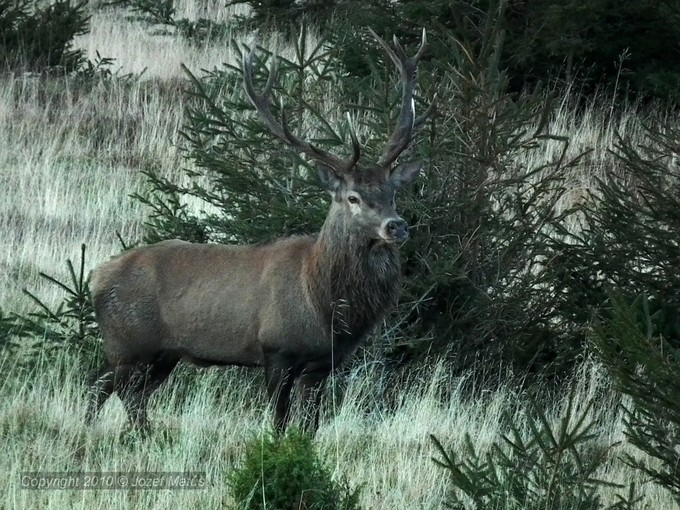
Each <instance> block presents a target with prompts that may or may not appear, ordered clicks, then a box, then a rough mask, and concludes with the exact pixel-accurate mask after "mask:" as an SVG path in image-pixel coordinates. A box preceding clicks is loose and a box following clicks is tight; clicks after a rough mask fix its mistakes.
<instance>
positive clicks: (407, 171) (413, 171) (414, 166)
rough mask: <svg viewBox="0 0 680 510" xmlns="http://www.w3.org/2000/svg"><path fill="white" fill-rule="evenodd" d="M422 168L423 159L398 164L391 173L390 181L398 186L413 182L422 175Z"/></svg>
mask: <svg viewBox="0 0 680 510" xmlns="http://www.w3.org/2000/svg"><path fill="white" fill-rule="evenodd" d="M422 169H423V162H422V161H411V162H410V163H402V164H401V165H397V166H396V167H395V168H394V170H392V173H391V174H390V182H391V183H392V184H393V185H394V186H395V187H397V188H398V187H399V186H403V185H404V184H411V183H412V182H413V181H414V180H415V179H416V177H418V176H419V175H420V172H421V171H422Z"/></svg>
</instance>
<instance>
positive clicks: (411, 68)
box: [368, 28, 434, 167]
mask: <svg viewBox="0 0 680 510" xmlns="http://www.w3.org/2000/svg"><path fill="white" fill-rule="evenodd" d="M368 30H369V31H370V32H371V34H372V35H373V37H375V39H376V41H378V43H379V44H380V46H382V47H383V49H384V50H385V52H386V53H387V55H389V57H390V59H392V62H394V65H396V66H397V69H398V70H399V72H400V74H401V82H402V103H401V111H400V112H399V118H398V120H397V125H396V127H395V128H394V132H393V133H392V136H391V137H390V140H389V142H388V143H387V147H386V148H385V151H384V152H383V154H382V156H380V159H379V160H378V164H379V165H380V166H383V167H389V165H391V164H392V163H394V161H395V160H396V159H397V158H398V157H399V154H401V153H402V152H403V151H404V149H406V147H407V146H408V144H409V142H410V141H411V135H412V134H413V129H414V128H415V127H417V126H419V125H420V124H422V123H423V122H424V121H425V119H426V118H427V116H428V115H429V114H430V113H431V112H432V108H433V106H434V101H433V102H432V104H431V105H430V106H429V107H428V108H427V110H426V111H425V113H424V114H423V115H421V116H420V117H418V118H416V117H415V101H414V99H413V90H414V88H415V84H416V70H417V68H418V62H419V61H420V59H421V58H422V57H423V54H424V53H425V48H426V46H427V36H426V33H425V29H424V28H423V35H422V38H421V42H420V47H419V48H418V51H417V52H416V54H415V55H414V56H413V57H407V56H406V53H405V52H404V48H403V47H402V46H401V44H399V41H398V40H397V37H396V36H394V50H392V48H390V46H389V45H388V44H387V43H386V42H385V41H383V39H382V38H381V37H380V36H379V35H378V34H376V33H375V32H374V31H373V30H372V29H371V28H369V29H368Z"/></svg>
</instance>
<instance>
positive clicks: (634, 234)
mask: <svg viewBox="0 0 680 510" xmlns="http://www.w3.org/2000/svg"><path fill="white" fill-rule="evenodd" d="M612 154H613V155H614V156H615V157H616V158H617V159H618V162H619V165H612V167H610V168H608V169H605V172H603V175H602V177H601V178H600V179H599V180H598V186H597V187H596V188H595V189H594V191H593V195H592V197H591V199H590V200H588V201H586V202H585V203H584V205H583V207H582V210H581V215H582V216H581V217H582V221H581V225H580V228H579V229H578V230H575V229H571V231H570V232H565V236H567V237H569V238H570V239H571V241H570V242H569V243H565V244H564V245H563V246H562V251H561V254H560V257H559V259H560V260H559V264H560V266H561V267H563V269H564V273H565V280H564V281H565V284H566V285H567V287H568V293H569V294H570V295H571V299H573V300H574V307H573V308H574V309H576V308H577V306H578V307H580V308H581V310H582V313H581V318H580V319H579V320H580V321H582V322H585V321H586V320H587V319H588V317H589V316H590V315H591V314H592V313H594V312H596V311H597V310H598V309H599V307H600V306H601V305H602V304H603V303H605V302H606V301H607V299H608V295H607V291H606V289H607V288H608V287H615V288H617V289H618V290H619V292H621V293H622V294H623V295H625V296H627V297H628V298H629V299H632V298H633V297H635V296H638V295H640V294H645V295H647V296H649V307H650V309H651V310H652V312H653V314H654V321H655V325H656V327H657V328H658V331H659V333H660V334H663V336H664V337H665V338H666V340H667V341H668V342H670V343H671V345H673V346H674V347H678V346H680V318H679V316H678V314H677V310H678V308H679V307H680V276H679V275H678V272H677V271H676V270H675V268H676V267H678V266H679V265H680V247H678V243H677V239H678V235H679V234H680V202H679V200H678V196H679V194H680V169H679V168H678V165H677V161H678V158H680V129H679V128H678V127H677V126H675V125H674V121H672V120H664V121H663V122H659V121H658V120H654V119H651V120H650V122H649V125H648V126H647V127H646V128H645V132H644V138H643V141H642V143H641V142H640V137H639V136H638V138H637V139H636V140H635V141H634V140H632V139H631V138H620V139H619V140H618V142H617V144H616V147H615V150H614V151H613V152H612ZM657 312H658V313H657Z"/></svg>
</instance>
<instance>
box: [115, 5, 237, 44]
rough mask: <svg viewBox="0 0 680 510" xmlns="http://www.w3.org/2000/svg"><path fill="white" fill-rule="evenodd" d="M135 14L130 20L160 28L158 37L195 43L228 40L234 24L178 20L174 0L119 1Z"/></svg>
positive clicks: (201, 20) (200, 20) (202, 20)
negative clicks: (169, 36) (179, 38)
mask: <svg viewBox="0 0 680 510" xmlns="http://www.w3.org/2000/svg"><path fill="white" fill-rule="evenodd" d="M114 3H115V4H116V5H124V6H127V7H129V8H130V10H131V11H132V12H133V13H134V14H133V15H132V16H130V19H133V20H135V21H141V22H143V23H146V24H148V25H152V26H159V27H161V28H159V29H158V30H157V31H156V34H157V35H170V34H172V33H176V34H178V35H180V36H182V37H184V38H185V39H188V40H189V41H191V42H194V43H197V44H198V43H205V41H206V40H207V39H211V40H213V41H214V40H221V39H223V40H226V39H227V38H228V36H229V35H230V34H231V31H232V28H233V27H232V25H234V23H224V22H217V21H214V20H212V19H209V18H198V19H195V20H190V19H188V18H177V17H176V16H175V15H176V9H175V1H174V0H117V1H115V2H114Z"/></svg>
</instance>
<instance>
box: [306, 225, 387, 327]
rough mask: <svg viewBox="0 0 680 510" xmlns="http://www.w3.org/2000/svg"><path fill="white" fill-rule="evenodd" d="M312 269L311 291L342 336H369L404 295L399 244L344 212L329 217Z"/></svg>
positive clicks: (315, 250) (316, 247)
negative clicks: (350, 221)
mask: <svg viewBox="0 0 680 510" xmlns="http://www.w3.org/2000/svg"><path fill="white" fill-rule="evenodd" d="M310 273H311V274H310V275H309V276H310V279H309V281H310V283H311V289H310V290H311V294H312V296H313V297H314V300H315V301H316V304H317V307H318V309H319V310H320V311H321V312H322V313H323V314H324V315H326V317H327V320H328V324H329V327H330V325H331V324H332V326H333V331H334V334H335V336H336V337H339V339H343V338H346V339H348V340H358V339H359V338H361V337H363V336H364V335H366V334H367V333H368V332H369V331H370V329H371V328H372V327H373V326H375V325H376V324H377V323H378V322H379V321H380V320H381V319H382V318H383V316H384V314H385V312H386V311H387V310H389V308H390V307H392V306H393V305H394V304H395V303H396V301H397V298H398V295H399V287H400V280H399V276H400V265H399V252H398V250H397V248H396V246H394V245H393V244H387V243H384V242H382V241H376V240H374V239H369V238H367V237H366V236H363V235H361V234H359V233H357V232H354V231H352V230H350V229H348V228H347V225H346V224H345V223H344V222H343V221H342V216H341V215H332V214H331V215H329V217H328V218H327V219H326V223H324V226H323V228H322V230H321V232H320V233H319V236H318V238H317V241H316V243H315V245H314V254H313V257H312V264H311V265H310Z"/></svg>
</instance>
